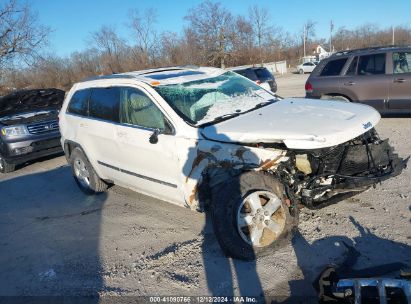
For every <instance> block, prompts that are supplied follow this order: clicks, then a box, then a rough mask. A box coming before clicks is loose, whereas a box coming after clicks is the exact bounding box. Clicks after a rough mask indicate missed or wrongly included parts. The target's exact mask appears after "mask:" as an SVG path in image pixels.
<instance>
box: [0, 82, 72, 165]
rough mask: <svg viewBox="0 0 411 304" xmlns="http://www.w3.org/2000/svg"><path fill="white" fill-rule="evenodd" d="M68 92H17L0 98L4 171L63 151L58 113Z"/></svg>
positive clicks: (0, 147)
mask: <svg viewBox="0 0 411 304" xmlns="http://www.w3.org/2000/svg"><path fill="white" fill-rule="evenodd" d="M63 99H64V91H62V90H58V89H39V90H22V91H16V92H13V93H11V94H9V95H6V96H3V97H1V98H0V130H1V134H0V172H1V173H7V172H11V171H14V169H15V166H16V165H17V164H22V163H25V162H27V161H29V160H33V159H36V158H39V157H43V156H47V155H52V154H56V153H60V152H62V148H61V145H60V132H59V125H58V121H57V116H58V113H59V110H60V108H61V104H62V103H63Z"/></svg>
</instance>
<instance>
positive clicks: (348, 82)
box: [305, 46, 411, 114]
mask: <svg viewBox="0 0 411 304" xmlns="http://www.w3.org/2000/svg"><path fill="white" fill-rule="evenodd" d="M305 91H306V97H307V98H331V99H333V98H336V99H344V100H347V101H352V102H361V103H365V104H368V105H370V106H373V107H374V108H376V109H377V110H378V111H379V112H381V113H384V114H387V113H397V112H403V113H411V47H392V46H390V47H374V48H367V49H358V50H350V51H343V52H338V53H335V54H333V55H332V56H330V57H328V58H326V59H323V60H322V61H321V62H320V63H319V64H318V65H317V67H316V68H315V69H314V71H313V72H312V73H311V75H310V77H309V78H308V80H307V82H306V84H305Z"/></svg>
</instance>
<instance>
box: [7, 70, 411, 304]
mask: <svg viewBox="0 0 411 304" xmlns="http://www.w3.org/2000/svg"><path fill="white" fill-rule="evenodd" d="M306 78H307V75H294V74H290V75H285V76H280V77H278V78H277V81H278V86H279V94H280V95H283V96H294V97H302V96H303V95H304V89H303V85H304V82H305V80H306ZM301 85H302V87H301ZM377 130H378V131H379V133H380V135H381V137H389V138H390V142H391V144H392V145H393V146H394V147H395V148H396V150H397V152H398V153H399V154H400V155H401V156H408V155H410V154H411V141H409V136H410V134H411V118H384V119H382V121H381V122H380V124H379V125H378V126H377ZM410 180H411V170H410V168H408V169H406V170H405V171H404V172H403V173H402V174H401V175H400V176H398V177H396V178H393V179H390V180H388V181H386V182H384V183H383V184H382V185H377V186H376V188H375V189H370V190H368V191H367V192H364V193H361V194H359V195H357V196H354V197H352V198H350V199H348V200H345V201H342V202H340V203H338V204H336V205H332V206H328V207H326V208H323V209H321V210H316V211H310V210H306V209H303V210H301V213H300V225H299V231H298V232H297V233H296V235H295V237H294V238H293V241H292V243H291V244H289V245H287V246H285V247H283V248H282V249H280V250H278V251H276V252H273V253H272V254H270V255H267V256H265V257H263V258H261V259H259V260H258V261H257V262H242V261H236V260H231V259H227V258H226V257H225V256H223V254H222V253H221V251H220V249H219V246H218V244H217V241H216V239H215V237H214V235H213V232H212V229H211V227H210V226H211V224H210V221H209V220H208V219H207V218H206V216H205V215H204V214H200V213H195V212H192V211H189V210H187V209H184V208H181V207H177V206H174V205H172V204H169V203H166V202H163V201H159V200H156V199H153V198H150V197H147V196H144V195H142V194H139V193H135V192H132V191H129V190H126V189H123V188H120V187H112V188H111V189H110V190H109V191H108V192H107V193H106V194H103V195H99V196H95V197H87V196H85V195H83V194H82V193H81V192H80V191H79V189H78V188H77V186H76V184H75V183H74V181H73V178H72V176H71V172H70V168H69V167H68V166H67V165H66V161H65V159H64V157H63V156H59V157H56V158H49V159H43V160H40V161H38V162H35V163H32V164H29V165H27V166H25V167H23V168H20V169H19V170H17V171H16V172H14V173H11V174H7V175H1V176H0V195H1V196H0V248H1V249H0V270H1V271H0V295H1V296H6V295H36V296H38V295H100V296H103V299H104V297H108V296H117V295H128V296H138V295H146V296H147V295H148V296H153V295H178V296H181V295H226V296H229V295H233V294H234V295H239V294H241V295H254V296H258V295H264V296H276V297H287V296H289V295H293V296H304V297H307V296H313V295H315V292H314V290H313V288H312V285H311V284H312V282H313V280H314V279H315V278H316V277H317V276H318V275H319V273H320V272H321V270H323V269H324V267H325V266H327V265H329V264H336V265H340V264H342V263H343V262H344V261H345V259H346V258H347V255H348V254H349V253H350V252H352V250H353V249H355V252H357V253H358V259H357V260H356V262H355V264H354V266H353V267H354V268H355V269H362V268H366V267H371V266H377V265H381V264H384V263H403V264H405V265H408V267H411V223H410V222H411V221H410V215H411V213H410V212H411V186H410ZM349 248H351V251H349Z"/></svg>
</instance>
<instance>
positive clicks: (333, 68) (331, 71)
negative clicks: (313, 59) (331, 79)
mask: <svg viewBox="0 0 411 304" xmlns="http://www.w3.org/2000/svg"><path fill="white" fill-rule="evenodd" d="M346 62H347V58H342V59H337V60H332V61H330V62H328V63H327V64H326V65H325V67H324V68H323V70H322V71H321V74H320V76H337V75H340V73H341V70H342V68H343V67H344V65H345V63H346Z"/></svg>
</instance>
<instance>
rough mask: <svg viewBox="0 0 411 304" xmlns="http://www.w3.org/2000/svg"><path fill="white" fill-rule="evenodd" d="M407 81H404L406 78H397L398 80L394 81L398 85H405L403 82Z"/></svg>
mask: <svg viewBox="0 0 411 304" xmlns="http://www.w3.org/2000/svg"><path fill="white" fill-rule="evenodd" d="M405 81H406V80H405V79H404V78H397V79H394V82H396V83H403V82H405Z"/></svg>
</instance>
